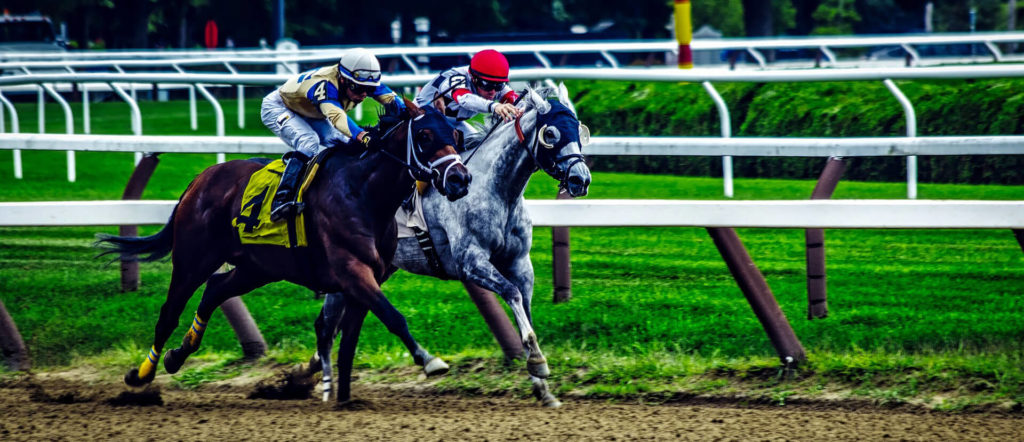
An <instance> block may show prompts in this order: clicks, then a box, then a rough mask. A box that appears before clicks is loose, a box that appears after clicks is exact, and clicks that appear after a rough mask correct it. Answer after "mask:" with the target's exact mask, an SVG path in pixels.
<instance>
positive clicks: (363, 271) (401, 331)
mask: <svg viewBox="0 0 1024 442" xmlns="http://www.w3.org/2000/svg"><path fill="white" fill-rule="evenodd" d="M350 271H351V272H350V273H351V276H352V277H355V278H358V279H357V280H356V281H353V283H350V284H347V286H350V287H351V290H347V292H346V293H347V295H349V296H351V297H352V298H353V299H357V300H360V301H361V302H362V303H363V305H365V306H367V307H369V309H370V311H371V312H373V314H374V315H375V316H377V319H380V321H381V322H382V323H384V326H385V327H387V329H388V331H389V332H391V334H393V335H395V336H398V338H399V339H401V340H402V343H403V344H405V348H407V349H408V350H409V353H410V354H412V357H413V361H415V362H416V364H417V365H420V366H422V367H423V371H424V372H425V373H426V374H427V376H434V375H441V374H445V373H447V372H448V364H446V363H445V362H444V360H442V359H441V358H438V357H435V356H433V355H431V354H430V353H428V352H427V351H426V350H425V349H423V347H421V346H420V345H419V343H417V342H416V339H414V338H413V337H412V334H411V333H409V325H408V324H407V323H406V322H405V317H404V316H402V314H401V313H399V312H398V310H397V309H396V308H395V306H393V305H391V302H390V301H388V298H386V297H384V294H383V293H382V292H381V291H380V286H379V285H377V281H376V279H374V276H373V272H372V271H371V270H370V268H369V267H366V266H360V267H357V268H354V269H350Z"/></svg>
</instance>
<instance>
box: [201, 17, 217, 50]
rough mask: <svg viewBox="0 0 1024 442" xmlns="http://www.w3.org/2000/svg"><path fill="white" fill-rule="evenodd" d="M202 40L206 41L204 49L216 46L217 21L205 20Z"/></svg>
mask: <svg viewBox="0 0 1024 442" xmlns="http://www.w3.org/2000/svg"><path fill="white" fill-rule="evenodd" d="M203 42H205V43H206V49H213V48H215V47H217V22H215V21H213V20H208V21H207V22H206V29H205V30H204V31H203Z"/></svg>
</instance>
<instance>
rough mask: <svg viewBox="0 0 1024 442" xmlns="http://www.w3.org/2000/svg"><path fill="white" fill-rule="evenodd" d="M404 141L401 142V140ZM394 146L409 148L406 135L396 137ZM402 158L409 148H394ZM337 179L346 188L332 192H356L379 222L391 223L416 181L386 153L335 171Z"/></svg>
mask: <svg viewBox="0 0 1024 442" xmlns="http://www.w3.org/2000/svg"><path fill="white" fill-rule="evenodd" d="M398 138H401V140H397V139H398ZM393 143H394V144H392V146H405V137H404V136H395V140H394V141H393ZM389 152H390V153H391V154H392V155H395V156H396V157H398V158H403V159H404V158H405V148H404V147H402V148H398V147H393V148H391V150H390V151H389ZM335 174H337V176H336V180H342V181H344V183H345V185H343V186H339V188H338V189H332V191H338V190H339V189H340V190H341V191H348V192H356V193H358V195H360V197H359V199H360V200H361V201H362V202H363V204H362V206H363V207H365V208H367V209H368V210H370V212H371V215H372V216H373V217H374V220H375V221H378V220H380V221H389V220H391V219H393V218H394V216H395V211H396V210H398V206H400V205H401V204H402V201H403V200H404V199H405V198H406V197H407V196H409V192H410V190H411V189H412V185H413V179H412V177H410V176H409V172H408V170H407V169H406V168H405V166H403V165H402V164H400V163H399V162H398V161H395V160H394V159H392V158H388V157H387V156H386V155H384V154H383V153H375V154H371V156H369V157H368V158H365V159H362V160H358V161H353V162H351V163H350V164H347V165H346V167H342V168H340V169H339V170H337V171H336V172H335Z"/></svg>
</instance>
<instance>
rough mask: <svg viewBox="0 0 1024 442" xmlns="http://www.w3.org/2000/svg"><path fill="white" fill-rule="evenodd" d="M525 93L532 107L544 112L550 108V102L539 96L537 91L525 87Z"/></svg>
mask: <svg viewBox="0 0 1024 442" xmlns="http://www.w3.org/2000/svg"><path fill="white" fill-rule="evenodd" d="M526 93H527V95H529V96H530V103H531V104H533V107H534V108H535V109H537V111H538V112H540V113H542V114H546V113H548V111H550V110H551V103H548V101H547V100H545V99H544V97H541V96H540V94H538V93H537V91H534V90H533V89H530V88H527V89H526Z"/></svg>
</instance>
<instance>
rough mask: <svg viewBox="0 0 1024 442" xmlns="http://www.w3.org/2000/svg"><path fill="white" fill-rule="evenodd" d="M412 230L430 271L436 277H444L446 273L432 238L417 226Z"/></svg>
mask: <svg viewBox="0 0 1024 442" xmlns="http://www.w3.org/2000/svg"><path fill="white" fill-rule="evenodd" d="M412 231H413V233H414V234H415V235H416V242H417V243H419V245H420V249H422V250H423V256H425V257H426V258H427V265H429V266H430V273H432V274H433V276H435V277H438V278H446V277H447V274H446V273H445V271H444V267H443V266H442V265H441V257H440V256H438V254H437V248H436V247H434V240H432V239H430V233H428V232H427V231H425V230H423V229H420V228H419V227H413V228H412Z"/></svg>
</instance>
